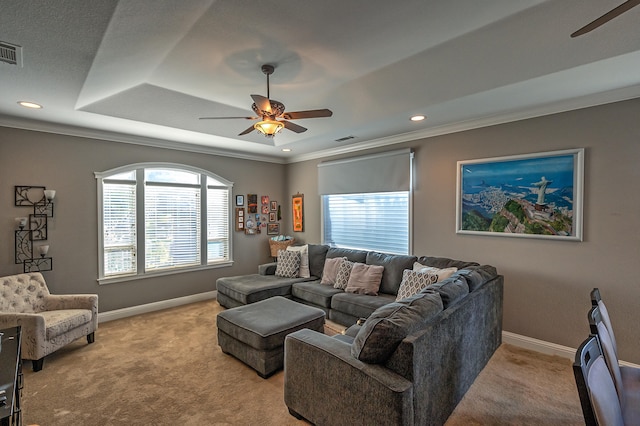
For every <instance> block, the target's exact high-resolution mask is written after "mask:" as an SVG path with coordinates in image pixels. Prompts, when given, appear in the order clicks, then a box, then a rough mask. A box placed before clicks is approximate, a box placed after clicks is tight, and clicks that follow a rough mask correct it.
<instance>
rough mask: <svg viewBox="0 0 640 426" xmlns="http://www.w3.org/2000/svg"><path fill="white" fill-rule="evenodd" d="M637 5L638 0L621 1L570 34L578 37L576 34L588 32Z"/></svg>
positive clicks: (639, 1)
mask: <svg viewBox="0 0 640 426" xmlns="http://www.w3.org/2000/svg"><path fill="white" fill-rule="evenodd" d="M638 5H640V0H627V1H625V2H624V3H622V4H621V5H620V6H618V7H616V8H614V9H611V10H610V11H609V12H607V13H605V14H604V15H602V16H601V17H599V18H598V19H596V20H594V21H593V22H590V23H588V24H587V25H585V26H584V27H582V28H580V29H579V30H578V31H576V32H574V33H573V34H571V37H578V36H581V35H583V34H586V33H588V32H589V31H593V30H595V29H596V28H598V27H599V26H601V25H604V24H606V23H607V22H609V21H610V20H612V19H613V18H615V17H618V16H620V15H622V14H623V13H624V12H626V11H627V10H629V9H631V8H632V7H635V6H638Z"/></svg>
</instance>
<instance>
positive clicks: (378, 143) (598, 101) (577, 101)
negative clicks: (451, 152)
mask: <svg viewBox="0 0 640 426" xmlns="http://www.w3.org/2000/svg"><path fill="white" fill-rule="evenodd" d="M638 97H640V85H634V86H631V87H624V88H620V89H615V90H610V91H607V92H601V93H597V94H595V95H585V96H581V97H577V98H573V99H568V100H563V101H559V102H554V103H551V104H546V105H541V106H536V107H533V108H525V109H522V110H518V111H509V112H506V113H499V114H494V115H490V116H485V117H480V118H477V119H472V120H466V121H460V122H456V123H452V124H445V125H442V126H437V127H430V128H427V129H423V130H416V131H414V132H408V133H402V134H398V135H393V136H389V137H384V138H378V139H372V140H369V141H364V142H360V143H354V144H350V145H347V146H344V147H339V148H332V149H327V150H322V151H316V152H313V153H309V154H301V155H296V156H293V157H290V158H289V159H288V161H287V163H298V162H302V161H308V160H317V159H322V158H326V157H330V156H335V155H341V154H348V153H353V152H359V151H364V150H368V149H372V148H379V147H384V146H388V145H395V144H399V143H404V142H410V141H415V140H420V139H426V138H432V137H435V136H441V135H446V134H451V133H459V132H464V131H467V130H473V129H479V128H482V127H489V126H495V125H499V124H506V123H511V122H514V121H521V120H528V119H530V118H536V117H542V116H545V115H552V114H560V113H563V112H568V111H574V110H578V109H584V108H590V107H594V106H598V105H605V104H609V103H614V102H622V101H627V100H630V99H635V98H638Z"/></svg>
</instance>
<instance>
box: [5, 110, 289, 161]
mask: <svg viewBox="0 0 640 426" xmlns="http://www.w3.org/2000/svg"><path fill="white" fill-rule="evenodd" d="M0 126H4V127H10V128H15V129H21V130H30V131H34V132H45V133H53V134H58V135H65V136H75V137H81V138H89V139H98V140H104V141H110V142H120V143H127V144H133V145H142V146H150V147H154V148H164V149H172V150H176V151H185V152H193V153H197V154H208V155H215V156H222V157H231V158H239V159H243V160H252V161H263V162H267V163H276V164H285V163H286V159H284V158H281V157H270V156H266V155H255V154H248V153H246V152H240V151H233V150H223V149H219V148H212V147H207V146H204V145H197V144H191V143H184V142H174V141H168V140H163V139H155V138H148V137H144V136H136V135H130V134H126V133H116V132H109V131H106V130H97V129H89V128H85V127H75V126H68V125H64V124H58V123H51V122H44V121H32V120H22V119H19V118H15V117H7V116H0Z"/></svg>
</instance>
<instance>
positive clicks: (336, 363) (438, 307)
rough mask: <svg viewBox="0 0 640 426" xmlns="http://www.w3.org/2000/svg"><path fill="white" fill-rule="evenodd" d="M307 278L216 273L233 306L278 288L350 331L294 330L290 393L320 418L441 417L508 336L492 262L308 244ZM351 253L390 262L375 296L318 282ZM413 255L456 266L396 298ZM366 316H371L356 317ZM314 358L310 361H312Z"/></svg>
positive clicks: (403, 420)
mask: <svg viewBox="0 0 640 426" xmlns="http://www.w3.org/2000/svg"><path fill="white" fill-rule="evenodd" d="M308 251H309V269H310V272H311V277H309V278H281V277H277V276H274V275H273V272H274V271H275V264H268V265H261V266H260V268H259V273H258V274H252V275H246V276H241V277H228V278H220V279H218V281H217V283H216V286H217V290H218V301H219V302H220V304H221V305H222V306H225V307H234V306H240V305H243V304H247V303H253V302H256V301H259V300H262V299H266V298H269V297H272V296H275V295H278V296H284V297H288V298H290V299H292V300H294V301H298V302H300V303H304V304H307V305H311V306H315V307H319V308H321V309H323V310H324V311H325V313H326V314H327V316H328V318H329V319H330V320H332V321H334V322H337V323H339V324H342V325H344V326H348V327H349V328H348V329H347V330H346V333H345V334H344V335H342V334H339V335H336V336H327V335H325V334H322V333H319V332H317V331H312V330H306V329H305V330H299V331H296V332H294V333H291V334H289V335H288V336H287V337H286V339H285V347H284V353H285V358H284V366H285V379H284V399H285V403H286V404H287V406H288V408H289V411H290V412H291V414H292V415H294V416H296V417H299V418H304V419H306V420H308V421H310V422H312V423H314V424H318V425H339V424H340V425H342V424H352V425H370V424H377V425H384V424H390V425H414V424H415V425H441V424H444V422H445V421H446V419H447V418H448V417H449V415H450V414H451V412H452V411H453V409H454V408H455V407H456V405H457V404H458V402H459V401H460V400H461V399H462V397H463V396H464V394H465V393H466V391H467V390H468V389H469V387H470V386H471V384H472V383H473V381H474V380H475V378H476V377H477V375H478V374H479V373H480V371H481V370H482V369H483V368H484V366H485V365H486V363H487V362H488V361H489V359H490V358H491V356H492V354H493V353H494V352H495V350H496V349H497V348H498V346H500V344H501V341H502V301H503V286H504V278H503V277H502V276H501V275H498V273H497V271H496V269H495V268H494V267H492V266H489V265H479V264H478V263H475V262H463V261H458V260H452V259H447V258H441V257H429V256H422V257H417V256H400V255H388V254H383V253H377V252H367V251H362V250H347V249H338V248H329V247H327V246H323V245H309V248H308ZM334 257H346V258H348V259H349V260H351V261H353V262H359V263H365V264H370V265H380V266H383V267H384V272H383V276H382V281H381V283H380V288H379V293H378V295H377V296H372V295H365V294H354V293H349V292H345V291H344V290H340V289H336V288H333V287H332V286H328V285H323V284H320V279H321V278H322V272H323V267H324V262H325V260H326V259H331V258H334ZM414 262H419V263H421V264H423V265H429V266H433V267H436V268H449V267H455V268H457V271H456V272H455V273H453V275H451V276H450V277H449V278H446V279H444V280H442V281H439V282H438V283H436V284H431V285H429V286H427V287H426V288H424V289H423V290H422V291H420V292H419V293H418V294H415V295H412V296H410V297H408V298H404V299H401V300H398V301H396V296H397V294H398V290H399V288H400V283H401V282H402V279H403V272H404V271H405V270H406V269H412V267H413V264H414ZM360 318H366V321H364V322H361V321H358V319H360ZM310 366H313V368H310Z"/></svg>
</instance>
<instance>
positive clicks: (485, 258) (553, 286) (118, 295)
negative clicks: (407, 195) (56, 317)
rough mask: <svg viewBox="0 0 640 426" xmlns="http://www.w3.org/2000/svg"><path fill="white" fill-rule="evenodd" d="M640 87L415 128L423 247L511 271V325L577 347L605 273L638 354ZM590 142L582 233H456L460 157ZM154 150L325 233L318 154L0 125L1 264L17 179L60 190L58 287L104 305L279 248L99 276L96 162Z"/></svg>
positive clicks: (174, 286)
mask: <svg viewBox="0 0 640 426" xmlns="http://www.w3.org/2000/svg"><path fill="white" fill-rule="evenodd" d="M639 112H640V99H636V100H632V101H627V102H620V103H616V104H610V105H605V106H600V107H594V108H589V109H583V110H579V111H573V112H568V113H563V114H556V115H550V116H546V117H540V118H536V119H531V120H525V121H519V122H515V123H510V124H504V125H500V126H493V127H487V128H484V129H477V130H472V131H468V132H461V133H456V134H451V135H445V136H439V137H434V138H429V139H424V140H417V141H414V142H411V143H405V144H402V145H400V146H394V147H391V148H384V149H378V151H380V150H388V149H396V148H398V147H401V146H408V147H412V148H413V149H414V150H415V152H416V172H417V178H416V190H415V197H414V203H415V205H414V230H413V235H414V253H416V254H418V255H422V254H425V255H426V254H429V255H440V256H447V257H454V258H459V259H468V260H475V261H478V262H481V263H488V264H492V265H495V266H496V267H497V268H498V270H499V271H500V273H502V274H503V275H505V304H504V313H505V315H504V329H505V330H506V331H510V332H513V333H517V334H521V335H524V336H529V337H533V338H537V339H541V340H544V341H548V342H552V343H557V344H561V345H566V346H570V347H577V346H578V344H579V343H580V342H581V341H582V340H583V339H584V337H586V335H587V333H588V326H587V320H586V313H587V310H588V308H589V304H590V302H589V291H590V290H591V288H593V287H595V286H598V287H600V289H601V291H602V294H603V297H604V298H605V300H606V303H607V306H608V307H609V311H610V313H611V316H612V321H613V323H614V327H615V331H616V337H617V339H618V345H619V348H620V357H621V359H624V360H626V361H630V362H636V363H640V339H638V333H637V331H636V328H635V326H634V325H635V324H637V323H639V322H640V311H639V310H638V307H639V306H640V281H639V280H638V279H637V274H635V266H636V265H635V263H636V262H638V261H639V260H640V222H638V220H637V219H636V216H637V212H638V211H639V210H640V197H638V182H639V178H640V168H638V162H639V161H640V121H639V120H638V117H639V116H640V114H639ZM579 147H583V148H585V195H584V241H583V242H568V241H548V240H534V239H517V238H501V237H492V236H472V235H457V234H456V233H455V192H456V191H455V190H456V162H457V161H458V160H469V159H475V158H486V157H495V156H502V155H512V154H524V153H533V152H543V151H552V150H560V149H569V148H579ZM145 161H168V162H175V163H183V164H190V165H193V166H196V167H201V168H203V169H207V170H211V171H212V172H214V173H216V174H219V175H220V176H222V177H224V178H226V179H229V180H231V181H234V182H235V186H234V192H235V193H240V194H246V193H247V192H255V193H258V195H264V194H267V195H270V196H271V198H272V199H275V200H277V201H279V202H280V203H281V204H282V213H283V221H282V224H283V228H282V233H286V234H289V235H293V236H294V237H296V239H298V240H300V241H306V242H311V243H317V242H319V241H320V199H319V196H318V193H317V181H316V176H317V170H316V165H317V163H318V161H305V162H299V163H293V164H290V165H287V166H283V165H277V164H270V163H263V162H254V161H246V160H239V159H232V158H228V157H216V156H211V155H202V154H192V153H184V152H180V151H172V150H164V149H157V148H149V147H142V146H135V145H126V144H117V143H112V142H103V141H99V140H91V139H83V138H74V137H69V136H60V135H53V134H45V133H37V132H29V131H22V130H15V129H6V128H0V224H2V226H1V227H0V236H1V238H2V241H3V243H2V244H0V274H1V275H8V274H13V273H16V272H19V271H20V267H19V265H14V264H13V230H14V229H15V226H14V223H13V218H14V217H16V216H23V215H24V213H23V211H24V210H23V209H21V208H18V207H14V206H13V204H14V202H13V187H14V185H45V186H47V187H49V188H53V189H56V190H58V195H57V196H56V198H57V199H56V206H55V209H56V211H55V218H53V220H52V221H51V224H50V225H51V227H50V229H49V231H50V237H49V244H50V245H51V253H50V254H51V256H52V257H53V258H54V270H53V271H51V272H47V273H45V277H46V279H47V281H48V283H49V284H50V285H51V288H52V291H53V292H58V293H74V292H77V293H83V292H93V293H98V294H99V295H100V305H101V310H102V311H107V310H112V309H117V308H122V307H128V306H135V305H139V304H143V303H149V302H154V301H158V300H164V299H170V298H174V297H180V296H185V295H190V294H197V293H201V292H206V291H210V290H213V289H214V288H215V287H214V283H215V279H216V278H217V277H220V276H225V275H237V274H244V273H252V272H254V271H255V270H256V265H257V264H259V263H262V262H264V261H268V260H269V259H270V258H269V251H268V243H267V241H266V240H267V235H265V234H264V233H263V234H261V235H258V236H246V235H244V234H240V233H234V256H235V260H236V263H235V265H234V266H233V267H231V268H221V269H214V270H207V271H200V272H190V273H184V274H176V275H172V276H167V277H163V278H147V279H142V280H139V281H134V282H128V283H120V284H111V285H102V286H99V285H98V284H97V282H96V277H97V229H96V227H97V212H96V206H97V201H96V183H95V179H94V177H93V172H94V171H103V170H108V169H110V168H113V167H116V166H120V165H124V164H129V163H135V162H145ZM297 192H300V193H302V194H304V197H305V198H304V200H305V205H304V213H305V230H304V232H301V233H298V232H297V233H293V231H292V228H291V223H290V211H291V196H292V195H293V194H295V193H297Z"/></svg>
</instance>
